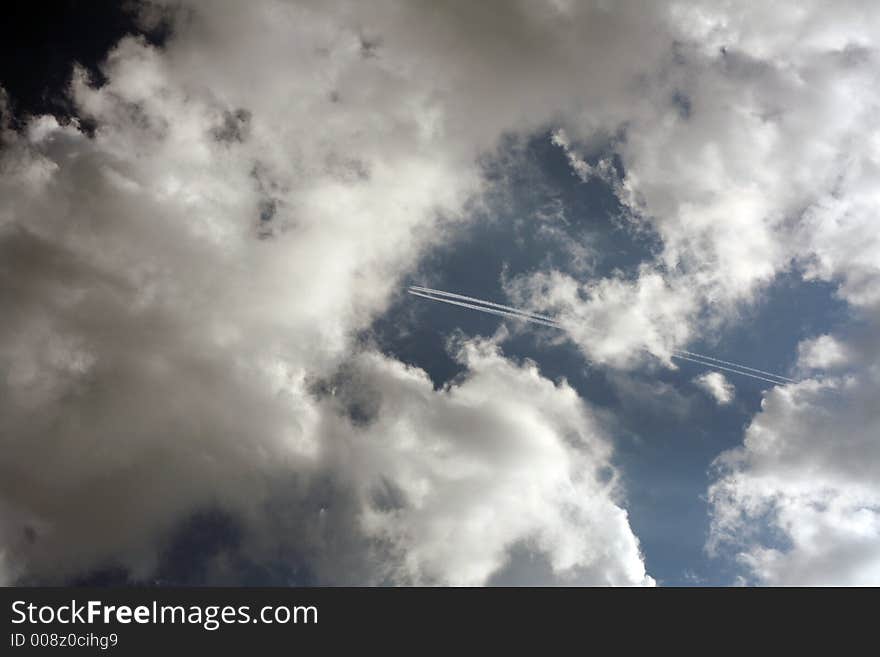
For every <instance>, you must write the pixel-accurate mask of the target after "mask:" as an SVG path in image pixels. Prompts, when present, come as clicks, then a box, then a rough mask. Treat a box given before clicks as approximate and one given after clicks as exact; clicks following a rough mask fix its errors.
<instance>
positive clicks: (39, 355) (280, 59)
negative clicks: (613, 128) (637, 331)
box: [0, 2, 650, 584]
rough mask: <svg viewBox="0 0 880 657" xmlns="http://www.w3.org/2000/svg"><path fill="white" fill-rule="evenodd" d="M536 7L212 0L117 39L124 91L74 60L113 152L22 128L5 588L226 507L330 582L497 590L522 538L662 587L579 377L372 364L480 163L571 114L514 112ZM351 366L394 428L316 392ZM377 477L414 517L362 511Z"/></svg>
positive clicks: (5, 483) (575, 564) (472, 186)
mask: <svg viewBox="0 0 880 657" xmlns="http://www.w3.org/2000/svg"><path fill="white" fill-rule="evenodd" d="M530 7H531V3H526V4H524V5H523V7H522V11H523V12H524V14H523V16H521V17H519V19H518V20H511V22H510V24H509V25H508V26H507V27H506V28H505V29H504V30H502V31H501V33H500V35H499V38H498V40H497V41H492V40H491V39H490V40H483V39H482V37H483V36H486V35H490V34H492V31H491V30H489V31H486V32H481V33H480V37H481V38H480V39H474V38H471V37H470V36H468V37H467V38H464V39H462V35H463V34H466V33H464V32H462V30H463V29H464V28H465V27H466V26H468V25H470V22H469V21H470V19H471V18H476V19H477V20H480V21H484V22H485V21H490V22H491V21H494V20H495V19H496V18H497V16H499V15H501V14H499V13H498V12H495V11H491V12H490V11H488V10H486V9H484V8H481V7H475V8H472V9H468V12H469V13H466V14H465V15H458V14H456V13H455V12H451V13H450V14H449V15H448V16H447V15H445V14H444V13H443V12H444V11H445V10H443V11H441V12H440V13H439V14H437V16H436V17H435V20H434V21H433V22H431V23H430V24H428V25H426V24H425V23H424V21H423V20H422V19H423V18H424V16H423V14H422V12H421V10H417V9H416V8H415V7H414V6H413V7H410V6H409V5H405V6H404V7H402V8H401V7H397V8H394V7H386V6H384V5H383V6H378V7H376V8H371V9H370V10H368V11H365V10H364V9H363V5H361V4H360V3H353V4H348V3H339V4H336V5H328V6H321V7H320V8H317V7H314V6H308V5H306V6H298V5H294V4H284V3H276V2H263V3H254V4H250V5H248V6H247V7H244V6H243V5H241V4H240V3H226V4H223V5H222V6H221V5H219V4H215V3H211V6H210V10H207V5H203V4H199V3H196V4H194V5H193V10H194V11H192V12H189V11H185V10H183V11H182V12H181V13H180V14H178V16H177V18H178V20H177V21H176V22H175V24H174V29H173V30H172V37H171V40H170V41H169V43H168V44H167V47H165V48H164V49H156V48H153V47H150V46H148V45H147V44H146V43H144V42H143V41H141V40H138V39H134V38H126V39H124V40H123V41H121V42H120V43H119V44H118V46H117V47H116V48H115V49H114V50H113V51H112V52H111V53H110V56H109V58H108V60H107V62H106V65H105V67H104V73H105V74H106V77H107V83H106V84H104V85H103V86H101V87H96V86H94V85H92V84H91V83H90V81H89V80H88V79H87V78H86V76H85V74H84V73H83V72H82V71H77V72H76V74H75V75H74V79H73V82H72V86H71V94H72V100H73V102H74V104H75V106H76V107H77V108H78V110H79V111H80V113H81V114H82V115H83V116H85V117H87V118H89V119H90V120H92V121H94V122H95V124H96V126H97V128H96V131H95V134H94V137H93V138H90V137H87V136H86V135H85V134H84V133H83V132H81V131H80V130H79V128H78V125H77V124H76V123H73V124H70V125H59V124H58V123H57V121H55V119H53V118H51V117H37V118H35V119H34V120H33V121H31V122H30V123H29V124H28V127H27V129H26V130H25V131H24V132H23V133H22V134H21V135H15V134H13V133H11V132H9V131H6V130H4V133H3V139H4V141H5V144H4V146H5V147H4V150H3V151H2V154H0V157H2V163H0V170H2V172H3V175H2V177H0V262H3V263H4V267H3V268H0V301H2V305H3V307H4V310H5V311H6V312H4V314H3V316H2V318H0V371H3V372H4V373H5V375H4V377H3V379H2V381H0V386H2V391H0V435H2V436H3V460H2V462H0V495H2V499H3V506H2V509H0V523H2V527H3V530H4V531H3V534H2V535H3V539H2V541H3V542H2V547H0V549H2V552H3V554H4V566H3V568H4V572H6V573H7V575H5V577H9V578H11V577H13V575H12V573H14V577H16V578H22V580H21V581H37V582H58V581H64V580H65V579H66V578H69V577H72V576H76V575H78V574H82V573H84V572H89V571H90V570H92V569H96V568H102V567H105V566H108V565H109V566H113V565H121V566H123V567H125V568H127V569H129V570H130V571H131V572H132V574H133V576H134V577H142V578H149V577H151V576H152V575H153V573H154V572H155V569H156V566H157V560H158V558H159V555H160V553H161V550H162V549H163V547H166V546H167V542H168V540H169V537H170V536H171V535H172V532H173V530H174V528H175V527H177V526H179V523H180V522H181V521H182V520H184V519H185V518H186V517H187V516H188V515H189V514H191V513H193V512H194V511H197V510H199V509H203V508H211V507H219V508H220V509H222V510H224V511H228V512H230V513H232V514H234V515H235V516H236V518H237V519H238V521H240V522H242V523H244V525H245V526H246V527H247V528H248V529H249V530H250V531H249V533H248V535H249V537H250V538H249V539H248V541H250V542H249V544H248V545H247V546H246V547H247V549H248V550H249V551H250V553H251V554H253V555H263V556H264V557H265V555H272V554H278V553H279V550H278V549H277V548H278V545H279V544H280V545H281V546H282V548H283V550H287V551H288V554H289V559H290V561H291V562H294V563H297V562H302V563H299V565H304V567H305V568H306V569H307V570H309V571H310V572H313V573H315V577H316V578H317V579H318V580H319V581H347V582H350V583H364V582H373V581H375V580H376V578H378V577H382V576H385V577H388V578H390V580H391V581H413V582H424V581H439V582H458V583H481V582H483V581H485V580H486V578H488V577H489V576H491V574H492V573H493V572H494V570H497V569H498V568H500V567H501V566H503V564H504V561H505V558H506V554H507V551H508V549H509V548H510V547H511V543H512V542H519V541H527V542H533V543H534V546H535V550H536V551H539V552H541V553H543V554H545V555H547V558H548V559H549V560H550V562H551V563H552V566H553V569H554V570H555V571H556V572H558V574H559V576H560V577H574V578H580V579H579V580H578V581H585V582H591V583H599V582H601V583H622V584H634V583H650V578H648V577H647V576H646V575H645V572H644V566H643V563H642V560H641V557H640V555H639V553H638V544H637V541H636V538H635V537H634V535H633V534H632V532H631V530H630V528H629V525H628V522H627V519H626V514H625V511H624V510H623V509H622V508H621V506H620V503H619V500H618V495H619V494H618V492H617V491H616V489H615V487H614V485H613V482H612V483H603V481H604V480H603V479H602V477H601V476H600V474H598V473H609V472H611V470H610V469H609V461H608V459H609V453H608V446H607V444H606V442H605V441H604V439H602V438H601V437H600V436H599V434H598V433H597V432H596V431H595V428H594V427H593V426H592V424H591V420H590V415H589V412H588V410H586V409H585V408H583V406H582V404H581V402H579V401H578V400H577V398H576V395H575V394H574V393H573V392H572V391H571V389H570V388H568V387H566V386H560V387H554V386H553V385H551V384H550V383H549V382H547V381H544V380H542V379H540V378H539V377H537V375H536V374H535V372H534V371H533V370H532V369H528V368H525V369H523V368H518V367H515V366H513V365H510V364H508V363H506V362H505V361H504V360H503V359H502V358H501V357H500V356H497V355H485V354H484V355H482V356H476V355H475V356H473V358H472V363H471V365H470V368H471V376H472V378H471V379H468V380H467V381H466V382H464V383H462V384H461V385H460V386H457V387H454V388H453V389H451V390H449V391H446V392H440V393H435V392H433V391H432V390H431V387H430V385H429V384H428V383H427V380H426V379H425V377H424V375H423V374H421V373H417V372H412V371H406V370H404V369H403V368H402V366H401V365H399V364H397V363H394V362H390V361H386V360H384V359H382V358H380V357H378V356H376V355H372V356H370V355H362V356H356V355H355V354H356V353H357V350H356V348H355V346H354V345H355V335H356V333H357V332H358V331H360V330H362V329H364V328H366V327H368V326H369V324H370V322H371V320H372V319H373V318H375V317H376V316H377V315H378V314H379V313H381V312H382V310H383V309H384V308H385V307H386V306H387V304H388V302H389V300H390V299H391V298H392V296H393V294H394V293H395V291H396V290H397V288H398V285H399V282H400V278H401V276H402V275H403V274H404V273H405V272H406V271H408V270H409V269H410V268H412V267H413V266H414V264H415V263H416V262H417V261H418V258H419V256H420V254H421V253H422V252H423V251H424V249H426V248H428V247H429V246H430V245H432V244H435V243H437V242H438V241H441V240H443V239H445V237H446V236H447V234H448V233H449V231H450V229H451V225H452V224H453V223H454V222H455V221H457V220H459V219H460V218H461V209H462V207H463V204H464V203H465V202H466V201H467V200H469V199H471V198H473V196H474V195H475V194H478V193H479V191H480V188H481V185H482V181H481V180H480V177H479V167H478V164H477V156H478V155H480V154H481V153H482V152H483V151H484V150H485V149H489V148H492V147H493V146H494V144H495V142H496V140H497V138H498V136H499V135H501V134H502V133H503V132H504V131H506V130H510V129H518V128H525V129H528V128H531V127H534V126H539V125H541V124H542V123H543V122H545V120H546V116H547V112H550V111H551V108H552V107H553V106H554V104H555V103H547V101H546V100H545V99H542V98H540V96H538V95H535V94H533V93H530V94H528V97H529V98H531V99H532V101H530V102H529V103H528V104H522V103H520V102H512V101H514V100H521V99H522V98H523V96H522V86H521V85H522V75H523V74H524V73H525V72H526V71H525V69H522V70H519V71H516V70H514V69H507V68H505V67H504V66H502V63H506V62H507V61H508V58H509V56H510V54H511V52H516V53H519V48H520V45H521V41H520V37H521V36H523V35H524V34H529V33H533V35H534V37H535V38H537V39H538V40H540V43H535V44H534V48H535V52H543V50H544V46H545V45H546V44H547V43H548V41H547V39H546V37H547V36H548V35H551V34H553V33H554V29H557V28H559V27H560V26H564V25H566V24H567V19H566V18H565V17H561V16H557V15H555V14H553V13H552V12H551V13H550V14H547V15H546V16H545V18H547V19H549V20H550V21H551V23H552V25H548V24H544V23H542V19H541V16H540V15H537V16H530V15H529V14H530V13H531V12H532V11H533V10H532V9H531V8H530ZM539 14H540V12H539ZM605 20H606V21H610V22H611V23H612V24H613V23H616V22H618V21H619V20H621V17H618V16H616V15H608V16H607V17H606V19H605ZM627 20H629V19H627ZM591 29H592V28H591ZM578 38H579V36H578V34H577V33H576V31H575V30H573V29H571V28H568V29H567V36H566V39H565V45H562V44H560V48H561V49H562V50H561V51H560V52H559V53H556V52H551V53H550V54H549V56H550V57H551V59H552V58H557V59H558V61H559V62H561V63H564V64H565V69H564V70H560V71H559V72H557V74H556V75H555V76H554V80H555V81H554V82H550V81H547V80H544V76H545V74H546V72H547V70H548V69H547V68H546V66H544V65H542V66H540V67H538V69H536V70H534V71H531V72H530V73H529V74H528V77H529V78H530V79H531V80H532V81H534V82H535V83H540V84H542V85H546V88H547V90H548V91H550V90H551V89H553V88H557V87H558V86H559V84H560V83H562V82H563V81H564V80H565V79H566V76H570V74H572V73H573V72H574V71H576V70H578V68H579V67H580V66H581V64H580V63H579V62H578V61H575V60H570V58H569V57H568V56H567V55H564V54H563V51H564V49H565V48H568V47H572V46H574V45H576V44H577V43H578ZM459 41H461V43H458V42H459ZM366 42H373V43H374V44H376V45H375V48H371V49H369V52H367V51H365V43H366ZM452 46H454V47H452ZM514 46H516V47H514ZM615 47H616V48H617V49H618V50H621V51H622V48H623V46H622V45H618V46H615ZM551 50H552V49H551ZM522 54H523V57H524V60H526V59H527V58H528V53H522ZM441 55H442V56H441ZM474 55H476V60H475V61H476V64H477V66H476V68H475V69H474V70H471V69H470V64H468V65H465V62H471V61H472V60H471V59H469V58H470V57H471V56H474ZM632 65H633V64H632V62H630V63H628V64H627V66H632ZM590 67H591V68H592V69H593V70H594V71H598V70H600V68H601V67H600V66H599V64H598V63H594V64H591V65H590ZM496 69H497V70H498V71H501V70H504V71H507V74H506V77H504V78H499V77H497V76H495V77H493V78H492V79H493V80H494V81H495V83H496V85H497V86H495V87H494V88H484V87H485V80H486V78H484V77H483V74H485V73H487V72H490V71H493V70H496ZM463 72H467V75H465V76H462V73H463ZM603 84H606V85H611V86H614V85H616V84H618V82H617V81H616V78H615V76H613V75H611V76H609V77H607V79H606V80H605V81H604V82H603ZM474 103H480V104H482V105H481V106H480V107H475V106H474ZM545 104H546V105H545ZM477 110H479V111H477ZM4 111H5V110H4ZM5 118H6V117H5V115H4V120H5ZM4 126H5V123H4ZM441 217H443V218H444V219H441ZM358 361H361V365H360V367H361V370H360V371H361V372H362V375H363V376H366V377H368V379H367V381H366V382H364V384H363V385H364V388H366V389H376V390H377V391H378V386H379V384H381V383H385V384H387V385H388V390H387V391H384V392H381V391H379V392H377V394H378V395H379V397H378V399H379V402H380V405H381V408H382V412H381V414H380V416H379V417H378V418H377V419H375V425H374V426H376V427H382V431H381V432H378V431H379V430H378V429H373V430H370V429H361V428H356V427H353V426H352V425H351V424H350V423H349V422H347V421H345V420H343V419H341V418H339V417H337V416H336V413H337V412H338V411H339V408H337V407H336V406H335V405H334V404H331V403H330V402H329V401H327V400H326V399H323V400H318V399H316V397H315V394H314V390H313V386H314V385H315V382H316V381H326V380H328V379H332V377H333V376H334V373H336V372H338V371H339V368H340V367H342V366H344V367H343V370H344V369H345V367H353V365H352V363H353V362H358ZM489 385H491V386H494V387H497V388H499V389H502V388H503V389H504V390H506V391H508V392H509V394H510V399H507V400H505V399H498V400H496V401H495V402H494V403H493V402H492V400H490V399H488V392H487V390H488V388H487V386H489ZM532 395H536V396H537V397H540V399H541V403H543V404H546V405H547V407H548V408H549V409H555V410H556V411H558V413H559V417H553V416H551V415H549V414H548V413H547V412H546V411H543V410H541V407H540V405H539V404H538V403H537V402H535V401H534V400H533V399H532V397H531V396H532ZM513 399H516V400H518V402H517V404H516V405H514V404H513V401H512V400H513ZM475 400H476V401H475ZM477 401H479V402H480V403H477ZM447 423H449V424H447ZM376 432H378V433H376ZM506 440H509V441H511V444H510V445H509V446H506V445H505V441H506ZM422 448H424V450H423V449H422ZM348 449H351V450H352V453H356V454H357V458H349V457H347V456H346V450H348ZM425 450H427V451H425ZM371 462H372V463H374V464H375V466H374V469H373V470H370V469H369V468H367V466H366V465H365V464H368V463H371ZM535 465H538V466H540V467H536V468H534V470H533V469H532V466H535ZM459 468H460V469H459ZM603 476H604V475H603ZM370 477H373V478H372V479H371V478H370ZM382 481H387V482H388V486H390V487H391V488H392V489H394V490H397V491H399V492H400V493H401V494H403V495H405V496H406V499H407V500H412V505H413V506H406V507H403V508H402V509H399V510H397V511H395V512H390V511H389V512H380V511H377V510H375V509H374V510H371V507H370V504H371V500H372V496H373V494H374V491H375V489H376V487H377V486H378V485H379V484H380V483H381V482H382ZM456 481H460V482H461V483H462V484H464V485H465V489H463V490H462V489H459V488H458V487H456V485H455V482H456ZM291 482H293V483H291ZM518 486H522V487H523V488H517V487H518ZM368 493H369V494H368ZM523 495H525V496H524V497H523ZM279 509H281V510H279ZM490 517H491V525H490V526H488V527H487V526H485V525H484V524H483V523H484V522H485V521H486V519H487V518H490ZM489 529H491V530H492V532H491V533H490V532H489ZM587 529H588V530H589V533H585V532H586V530H587ZM450 537H454V538H455V539H456V541H457V542H456V543H449V538H450ZM376 541H378V542H379V543H380V544H381V545H383V546H384V547H385V548H387V549H386V550H384V551H383V550H381V549H377V548H376V546H375V545H374V543H375V542H376ZM273 546H275V547H274V548H273ZM283 550H282V552H283Z"/></svg>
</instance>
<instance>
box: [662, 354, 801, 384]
mask: <svg viewBox="0 0 880 657" xmlns="http://www.w3.org/2000/svg"><path fill="white" fill-rule="evenodd" d="M678 351H679V353H682V354H686V355H688V356H696V357H698V358H705V359H706V360H712V361H715V362H716V363H724V364H725V365H733V366H734V367H740V368H742V369H744V370H749V371H751V372H758V373H759V374H766V375H767V376H775V377H776V378H778V379H782V380H783V381H788V382H789V383H797V381H796V380H795V379H789V378H788V377H787V376H782V375H781V374H774V373H773V372H765V371H764V370H759V369H756V368H754V367H747V366H746V365H740V364H739V363H731V362H730V361H727V360H721V359H720V358H713V357H712V356H706V355H705V354H697V353H694V352H693V351H685V350H684V349H679V350H678Z"/></svg>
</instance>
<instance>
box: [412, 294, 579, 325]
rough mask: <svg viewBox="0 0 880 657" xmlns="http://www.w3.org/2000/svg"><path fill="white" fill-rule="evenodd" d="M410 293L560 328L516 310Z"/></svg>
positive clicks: (551, 321) (553, 322)
mask: <svg viewBox="0 0 880 657" xmlns="http://www.w3.org/2000/svg"><path fill="white" fill-rule="evenodd" d="M409 293H410V294H414V295H415V296H417V297H422V298H424V299H430V300H431V301H441V302H443V303H451V304H452V305H454V306H463V307H465V308H473V309H474V310H482V311H483V312H484V313H491V314H492V315H501V316H502V317H510V318H512V319H521V320H523V321H526V322H534V323H535V324H543V325H544V326H552V327H553V328H562V327H561V326H560V325H559V324H558V323H556V322H555V321H553V320H549V321H547V320H543V319H538V318H537V317H532V316H531V315H524V314H520V313H518V312H508V311H506V310H495V309H493V308H486V307H484V306H477V305H475V304H472V303H464V302H463V301H454V300H453V299H442V298H440V297H433V296H431V295H428V294H422V293H421V292H416V291H415V290H409Z"/></svg>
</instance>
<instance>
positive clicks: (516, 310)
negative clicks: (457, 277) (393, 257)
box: [409, 285, 556, 323]
mask: <svg viewBox="0 0 880 657" xmlns="http://www.w3.org/2000/svg"><path fill="white" fill-rule="evenodd" d="M409 289H410V290H417V291H419V292H424V293H426V294H432V295H434V296H438V297H451V298H453V299H462V300H464V301H471V302H473V303H479V304H482V305H484V306H491V307H492V308H501V309H502V310H507V311H509V312H514V313H517V314H519V315H529V316H530V317H537V318H538V319H543V320H544V321H547V322H554V323H556V320H555V319H553V318H552V317H547V316H546V315H539V314H538V313H533V312H529V311H528V310H521V309H519V308H513V307H511V306H503V305H501V304H500V303H494V302H492V301H484V300H483V299H475V298H474V297H466V296H465V295H463V294H455V293H453V292H444V291H443V290H435V289H433V288H430V287H422V286H421V285H410V286H409Z"/></svg>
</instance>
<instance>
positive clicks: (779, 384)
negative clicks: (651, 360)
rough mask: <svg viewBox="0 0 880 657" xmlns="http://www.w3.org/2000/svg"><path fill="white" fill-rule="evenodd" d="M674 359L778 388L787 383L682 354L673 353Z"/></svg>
mask: <svg viewBox="0 0 880 657" xmlns="http://www.w3.org/2000/svg"><path fill="white" fill-rule="evenodd" d="M672 357H673V358H679V359H681V360H689V361H690V362H692V363H699V364H700V365H703V366H705V367H709V368H711V369H713V370H724V371H725V372H733V373H734V374H739V375H740V376H750V377H752V378H753V379H761V381H768V382H770V383H774V384H776V385H778V386H784V385H785V383H786V382H785V381H778V380H775V379H769V378H767V377H764V376H760V375H758V374H752V373H750V372H742V371H740V370H735V369H732V368H730V367H725V366H724V365H715V364H713V363H707V362H706V361H702V360H697V359H696V358H691V357H689V356H682V355H681V354H680V353H675V352H673V353H672ZM748 369H751V368H748ZM771 376H776V375H775V374H772V375H771ZM780 378H783V377H780ZM788 380H789V381H792V382H793V383H797V381H793V380H792V379H788Z"/></svg>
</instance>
